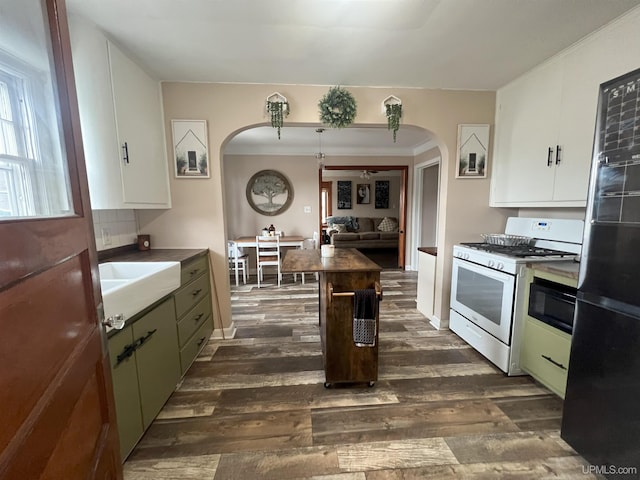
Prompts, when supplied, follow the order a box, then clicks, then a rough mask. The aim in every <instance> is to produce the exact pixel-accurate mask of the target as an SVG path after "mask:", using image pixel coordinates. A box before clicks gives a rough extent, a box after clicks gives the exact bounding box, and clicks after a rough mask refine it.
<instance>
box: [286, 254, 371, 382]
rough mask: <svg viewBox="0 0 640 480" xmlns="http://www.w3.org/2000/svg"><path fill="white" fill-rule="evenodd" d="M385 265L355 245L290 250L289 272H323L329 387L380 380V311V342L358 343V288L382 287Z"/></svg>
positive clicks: (321, 314) (322, 311)
mask: <svg viewBox="0 0 640 480" xmlns="http://www.w3.org/2000/svg"><path fill="white" fill-rule="evenodd" d="M380 270H382V268H381V267H380V266H379V265H377V264H376V263H374V262H372V261H371V260H369V259H368V258H367V257H366V256H364V255H363V254H362V253H360V252H359V251H358V250H355V249H353V248H336V249H335V256H333V257H321V256H320V250H290V251H288V252H287V253H286V255H285V257H284V261H283V263H282V271H283V272H284V273H302V272H305V273H307V272H318V274H319V288H318V296H319V300H318V302H319V305H318V307H319V309H318V310H319V324H320V339H321V343H322V358H323V363H324V374H325V384H324V385H325V387H329V386H331V385H332V384H334V383H356V382H368V383H369V386H373V385H374V383H375V382H376V381H377V380H378V332H379V321H380V318H379V317H380V315H379V311H377V312H376V333H375V345H373V346H364V347H360V346H357V345H356V343H355V342H354V339H353V292H354V290H363V289H373V288H375V289H376V292H377V293H378V295H377V297H378V301H380V300H381V299H382V289H381V287H380Z"/></svg>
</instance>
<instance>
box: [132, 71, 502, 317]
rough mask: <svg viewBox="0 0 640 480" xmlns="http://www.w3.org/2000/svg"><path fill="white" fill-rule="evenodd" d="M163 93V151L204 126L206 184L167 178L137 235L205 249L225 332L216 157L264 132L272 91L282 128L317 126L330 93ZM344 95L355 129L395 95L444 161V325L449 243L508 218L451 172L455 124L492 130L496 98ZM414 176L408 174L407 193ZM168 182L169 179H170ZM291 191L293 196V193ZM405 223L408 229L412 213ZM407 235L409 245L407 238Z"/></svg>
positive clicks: (261, 88) (376, 116)
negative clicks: (165, 196) (282, 99)
mask: <svg viewBox="0 0 640 480" xmlns="http://www.w3.org/2000/svg"><path fill="white" fill-rule="evenodd" d="M162 90H163V100H164V112H165V129H166V133H167V151H169V152H171V151H172V149H173V148H172V146H171V123H170V122H171V119H205V120H207V122H208V129H209V150H210V152H209V153H210V157H211V178H210V179H197V180H188V179H175V178H171V196H172V203H173V208H171V209H170V210H163V211H158V210H155V211H139V212H138V218H139V222H140V225H139V227H140V231H143V232H145V233H149V234H151V235H152V236H153V238H154V246H155V247H156V248H160V247H182V248H191V247H208V248H210V249H211V251H212V261H213V264H214V271H215V279H216V286H217V298H218V302H219V306H220V312H221V316H222V323H223V324H224V325H229V324H230V323H231V307H230V299H229V278H228V274H227V264H226V255H225V251H226V238H227V232H226V231H225V218H224V215H225V209H224V201H225V190H226V189H228V188H231V187H230V186H228V185H226V184H225V183H224V181H223V179H224V178H225V177H224V176H223V165H222V161H221V155H222V152H223V149H224V143H225V141H227V140H228V139H229V138H230V137H231V136H232V135H234V134H235V133H236V132H238V131H240V130H243V129H246V128H248V127H251V126H255V125H265V124H267V122H266V120H267V119H266V117H265V115H264V102H265V99H266V97H267V96H269V95H271V94H272V93H273V92H274V91H279V92H280V93H282V94H283V95H285V96H286V97H287V98H288V100H289V103H290V105H291V114H290V115H289V117H287V122H286V123H298V124H307V125H318V111H317V108H318V107H317V105H318V101H319V99H320V98H322V96H323V95H325V94H326V92H327V90H328V86H306V85H241V84H205V83H165V84H163V88H162ZM349 91H350V92H351V93H352V94H353V96H354V97H355V99H356V102H357V105H358V114H357V118H356V120H357V122H356V125H358V126H367V125H386V119H385V117H384V116H383V115H382V113H381V111H380V103H381V101H382V100H383V99H384V98H386V97H387V96H389V95H395V96H397V97H399V98H401V99H402V103H403V120H402V123H403V124H405V125H415V126H418V127H422V128H424V129H425V130H427V131H429V132H432V134H433V135H435V144H436V146H437V148H438V149H439V150H440V152H441V156H442V167H441V180H442V186H441V203H440V207H439V218H440V229H439V234H438V242H437V244H438V266H437V271H436V304H435V315H436V316H438V317H440V318H441V319H448V316H449V314H448V305H449V291H450V281H451V280H450V278H451V258H450V257H451V251H452V248H453V245H454V243H456V242H459V241H462V240H468V239H470V238H471V239H474V238H476V237H477V234H478V233H481V232H486V231H501V230H500V229H502V228H504V224H505V213H506V211H504V210H502V209H490V208H489V206H488V205H489V181H490V180H489V178H487V179H479V180H478V179H473V180H469V179H463V180H456V179H455V171H454V169H455V157H456V154H455V152H456V141H457V131H458V130H457V128H458V124H460V123H485V124H493V119H494V109H495V94H494V92H476V91H473V92H471V91H453V90H427V89H403V88H369V87H349ZM285 129H286V124H285ZM400 131H402V126H401V127H400ZM367 160H370V159H367ZM171 163H172V162H170V164H171ZM367 163H369V162H367ZM170 168H171V167H170ZM490 172H491V163H490V165H489V174H490ZM412 174H413V172H411V171H410V172H409V185H410V186H411V184H412V181H413V180H412V178H411V177H412ZM171 175H172V177H173V173H172V174H171ZM294 188H296V191H297V190H298V188H297V186H294ZM410 188H411V187H410ZM408 198H409V199H410V198H411V192H409V197H408ZM229 214H231V212H229ZM408 217H409V218H408V221H409V223H408V225H410V224H411V223H410V220H411V219H410V208H409V215H408ZM407 233H408V236H407V238H408V239H410V238H411V235H410V232H407ZM408 248H412V247H411V246H409V247H408ZM216 326H217V328H219V326H220V319H217V321H216Z"/></svg>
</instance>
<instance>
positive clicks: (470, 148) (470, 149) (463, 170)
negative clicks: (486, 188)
mask: <svg viewBox="0 0 640 480" xmlns="http://www.w3.org/2000/svg"><path fill="white" fill-rule="evenodd" d="M457 155H458V159H457V163H456V178H486V177H487V161H488V158H489V125H481V124H464V125H458V154H457Z"/></svg>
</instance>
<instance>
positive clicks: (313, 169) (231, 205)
mask: <svg viewBox="0 0 640 480" xmlns="http://www.w3.org/2000/svg"><path fill="white" fill-rule="evenodd" d="M260 170H277V171H278V172H280V173H282V174H284V176H285V177H287V178H288V179H289V182H290V183H291V186H292V188H293V201H292V202H291V205H290V206H289V208H288V209H287V210H286V211H285V212H283V213H281V214H279V215H273V216H268V215H262V214H260V213H258V212H256V211H255V210H254V209H252V208H251V207H250V206H249V203H248V202H247V196H246V189H247V182H248V181H249V179H250V178H251V177H252V176H253V175H254V174H256V173H257V172H259V171H260ZM224 185H225V211H226V225H227V234H228V235H229V239H233V238H236V237H239V236H245V235H247V236H251V235H257V234H259V233H260V230H262V228H264V227H268V226H269V225H271V224H273V225H274V226H275V227H276V230H281V231H283V232H284V233H285V235H302V236H304V237H305V238H311V237H312V235H313V232H315V231H318V215H319V214H318V166H317V163H316V159H315V158H313V157H306V158H305V157H298V156H281V155H259V156H255V155H225V156H224ZM305 206H307V207H311V212H310V213H305V212H304V207H305Z"/></svg>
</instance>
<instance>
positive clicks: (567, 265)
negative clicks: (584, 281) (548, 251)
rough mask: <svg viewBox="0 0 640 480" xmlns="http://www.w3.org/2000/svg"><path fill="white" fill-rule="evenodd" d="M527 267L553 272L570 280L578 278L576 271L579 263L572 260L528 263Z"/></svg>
mask: <svg viewBox="0 0 640 480" xmlns="http://www.w3.org/2000/svg"><path fill="white" fill-rule="evenodd" d="M527 267H529V268H533V269H534V270H538V271H541V272H549V273H554V274H556V275H560V276H561V277H565V278H570V279H572V280H578V271H579V270H580V264H579V263H578V262H574V261H573V260H572V261H566V262H541V263H529V264H528V265H527Z"/></svg>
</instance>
